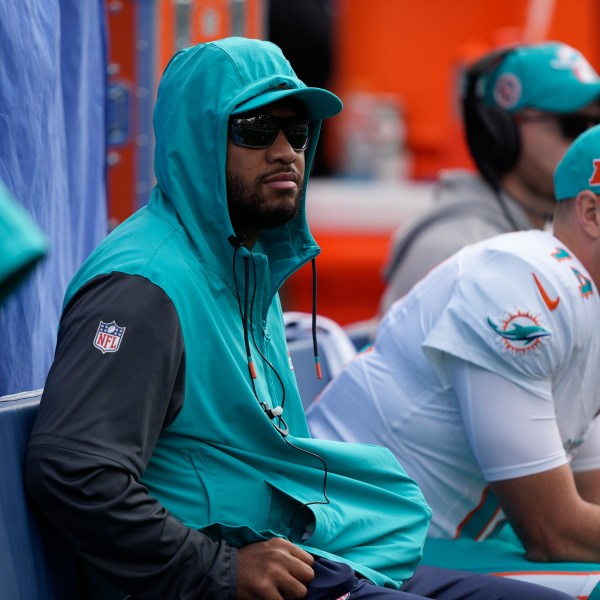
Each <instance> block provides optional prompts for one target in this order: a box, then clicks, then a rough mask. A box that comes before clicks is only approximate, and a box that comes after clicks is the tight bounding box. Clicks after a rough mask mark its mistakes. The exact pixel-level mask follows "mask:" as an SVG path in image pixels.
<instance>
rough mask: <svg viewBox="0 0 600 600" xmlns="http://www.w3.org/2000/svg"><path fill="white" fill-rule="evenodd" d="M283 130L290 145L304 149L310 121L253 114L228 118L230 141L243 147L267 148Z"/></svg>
mask: <svg viewBox="0 0 600 600" xmlns="http://www.w3.org/2000/svg"><path fill="white" fill-rule="evenodd" d="M280 131H283V134H284V135H285V137H286V139H287V141H288V142H289V144H290V146H291V147H292V148H293V149H294V150H295V151H296V152H300V151H301V150H306V148H307V147H308V142H309V140H310V121H309V120H308V119H301V118H298V117H288V118H284V117H274V116H272V115H254V116H251V117H237V118H236V117H232V118H231V119H230V120H229V133H230V135H231V141H232V142H233V143H234V144H236V145H237V146H243V147H244V148H268V147H269V146H270V145H271V144H272V143H273V142H274V141H275V138H277V135H278V134H279V132H280Z"/></svg>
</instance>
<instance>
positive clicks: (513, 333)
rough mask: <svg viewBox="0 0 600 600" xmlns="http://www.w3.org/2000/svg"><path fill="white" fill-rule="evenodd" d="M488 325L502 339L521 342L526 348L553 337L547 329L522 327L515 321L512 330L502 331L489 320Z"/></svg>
mask: <svg viewBox="0 0 600 600" xmlns="http://www.w3.org/2000/svg"><path fill="white" fill-rule="evenodd" d="M487 322H488V325H489V326H490V327H491V328H492V329H493V330H494V331H495V332H496V333H497V334H498V335H499V336H500V337H502V338H504V339H505V340H510V341H511V342H521V343H523V344H524V346H529V345H530V344H532V343H533V342H535V341H536V340H538V339H539V338H542V337H547V336H549V335H552V334H551V333H550V332H549V331H548V330H547V329H544V328H543V327H540V326H539V325H521V324H520V323H516V322H515V321H514V320H513V321H511V323H510V325H511V329H502V328H501V327H500V326H498V325H496V323H494V322H493V321H492V319H490V317H488V318H487Z"/></svg>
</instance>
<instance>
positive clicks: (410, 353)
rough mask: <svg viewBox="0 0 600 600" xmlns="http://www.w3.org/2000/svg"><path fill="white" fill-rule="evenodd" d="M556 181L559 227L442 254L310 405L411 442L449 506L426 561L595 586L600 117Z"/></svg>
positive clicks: (436, 505)
mask: <svg viewBox="0 0 600 600" xmlns="http://www.w3.org/2000/svg"><path fill="white" fill-rule="evenodd" d="M554 181H555V190H556V199H557V203H556V207H555V216H554V219H553V230H554V231H553V233H552V232H550V231H539V230H535V229H534V230H529V231H519V232H512V233H507V234H502V235H498V236H494V237H492V238H489V239H487V240H482V241H480V242H478V243H475V244H471V245H469V246H467V247H465V248H463V249H462V250H460V251H459V252H457V253H456V254H454V255H453V256H452V257H450V258H448V259H447V260H446V261H444V262H443V263H442V264H440V265H439V266H438V267H436V268H435V269H433V270H432V271H431V272H430V273H429V274H428V275H427V276H425V277H424V278H423V279H422V280H421V281H420V282H419V283H418V284H417V285H415V286H414V287H413V289H412V290H411V291H410V292H409V293H408V294H406V295H405V296H404V297H403V298H402V299H400V300H399V301H398V302H396V303H395V304H394V305H393V306H392V307H391V308H390V310H389V311H388V312H387V314H386V316H385V317H384V319H383V320H382V321H381V323H380V324H379V327H378V330H377V335H376V338H375V342H374V344H373V346H372V348H371V349H370V351H367V352H364V353H363V354H361V355H360V356H359V357H358V358H356V359H354V360H353V361H351V362H350V363H349V364H348V365H347V367H346V368H345V370H344V371H342V373H341V374H339V375H338V376H337V377H336V379H334V380H333V381H332V382H331V383H330V384H329V385H328V387H326V388H325V390H324V391H323V393H322V394H321V396H320V397H319V398H318V399H317V401H315V402H314V403H313V404H312V405H311V406H310V407H309V409H308V411H307V420H308V423H309V427H310V429H311V433H312V434H313V435H315V436H318V437H323V438H326V439H332V440H333V439H336V440H345V441H351V442H363V443H369V444H380V445H384V446H386V447H388V448H389V449H390V450H392V452H393V453H394V454H395V455H396V456H397V457H398V460H399V461H400V462H401V464H402V465H403V466H404V468H405V469H406V471H407V473H408V474H409V475H411V476H412V477H414V478H415V480H416V481H417V483H418V484H419V485H420V487H421V489H422V490H423V494H424V495H425V498H426V499H427V501H428V503H429V504H430V506H431V508H432V510H433V518H432V523H431V527H430V530H429V533H428V536H429V539H428V541H427V543H426V546H425V562H426V563H428V564H436V565H438V566H445V567H454V568H465V569H474V570H477V571H485V572H493V573H496V574H506V575H511V576H512V577H517V578H523V579H526V580H534V581H537V582H539V583H544V584H545V585H548V586H551V587H555V588H556V589H561V590H563V591H565V592H568V593H571V594H572V595H573V596H575V597H577V598H580V599H584V598H588V597H589V598H590V599H591V598H596V597H598V593H600V544H599V543H598V540H599V539H600V422H598V419H597V415H598V414H599V413H600V369H599V368H598V367H599V364H600V328H599V327H598V319H599V318H600V297H599V294H598V285H599V284H600V125H599V126H596V127H593V128H592V129H590V130H588V131H586V132H585V133H583V134H582V135H581V136H580V137H579V138H577V140H576V141H575V142H574V143H573V145H572V146H571V147H570V148H569V149H568V150H567V153H566V154H565V156H564V157H563V159H562V160H561V162H560V163H559V164H558V166H557V169H556V173H555V177H554ZM515 534H516V535H515ZM565 561H569V562H565Z"/></svg>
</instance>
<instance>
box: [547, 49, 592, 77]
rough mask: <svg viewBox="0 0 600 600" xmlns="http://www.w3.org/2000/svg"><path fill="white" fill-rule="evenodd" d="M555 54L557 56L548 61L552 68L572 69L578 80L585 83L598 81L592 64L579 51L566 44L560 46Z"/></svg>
mask: <svg viewBox="0 0 600 600" xmlns="http://www.w3.org/2000/svg"><path fill="white" fill-rule="evenodd" d="M557 54H558V56H557V57H556V58H555V59H554V60H551V61H550V66H551V67H552V68H553V69H568V70H570V71H573V74H574V75H575V77H577V79H579V81H583V82H586V83H589V82H590V81H598V76H597V75H596V73H595V71H594V69H593V67H592V65H590V63H589V62H588V61H587V60H586V59H585V57H584V56H583V54H581V53H580V52H577V51H576V50H575V49H573V48H569V47H568V46H560V48H559V49H558V53H557Z"/></svg>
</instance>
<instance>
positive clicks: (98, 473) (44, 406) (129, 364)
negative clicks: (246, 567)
mask: <svg viewBox="0 0 600 600" xmlns="http://www.w3.org/2000/svg"><path fill="white" fill-rule="evenodd" d="M184 383H185V348H184V343H183V336H182V333H181V327H180V324H179V319H178V316H177V313H176V311H175V308H174V306H173V304H172V302H171V300H170V299H169V298H168V296H167V295H166V294H165V293H164V292H163V290H161V289H160V288H158V287H157V286H155V285H153V284H152V283H150V282H149V281H148V280H147V279H145V278H144V277H140V276H133V275H124V274H119V273H113V274H111V275H104V276H99V277H97V278H95V279H93V280H92V281H91V282H89V283H88V284H86V286H84V287H83V288H82V289H81V290H80V291H79V292H78V293H77V295H76V296H75V297H74V298H73V300H72V301H71V302H70V303H69V305H68V306H67V307H66V309H65V312H64V314H63V318H62V320H61V324H60V329H59V334H58V342H57V348H56V354H55V358H54V363H53V365H52V368H51V370H50V373H49V375H48V379H47V381H46V385H45V388H44V394H43V396H42V401H41V403H40V408H39V411H38V415H37V418H36V422H35V425H34V429H33V432H32V436H31V440H30V443H29V449H28V453H27V460H26V474H25V476H26V485H27V488H28V491H29V493H30V495H31V497H32V499H33V500H34V502H35V503H36V505H37V506H38V507H39V508H40V510H41V511H42V512H43V514H44V515H45V517H46V518H47V519H48V520H49V521H50V522H51V523H52V524H53V525H54V526H55V527H56V528H57V529H58V530H59V531H60V532H61V533H62V534H63V535H64V536H65V537H66V538H67V539H68V540H69V541H70V542H71V543H72V544H73V546H74V547H75V549H76V550H77V551H78V553H79V554H80V555H81V556H82V558H83V559H84V560H86V561H87V562H88V563H90V564H91V565H92V566H93V567H94V568H95V569H97V571H98V572H100V573H101V574H102V575H103V576H105V577H106V578H107V579H108V580H109V581H111V582H112V583H113V584H114V585H116V586H117V587H119V588H120V589H123V590H124V591H125V592H127V593H129V594H132V595H133V597H135V598H140V599H141V598H144V599H156V600H158V599H160V600H165V599H171V598H172V599H177V600H179V599H190V600H191V599H194V598H213V597H214V598H235V596H236V586H235V584H236V571H237V569H236V567H237V562H236V559H237V554H236V550H235V549H234V548H231V547H230V546H228V545H227V544H226V543H225V542H222V541H221V542H214V541H212V540H210V539H209V538H208V537H206V536H205V535H203V534H202V533H200V532H198V531H195V530H192V529H190V528H188V527H186V526H185V525H183V524H182V523H181V522H180V521H178V520H177V519H176V518H174V517H173V516H172V515H170V514H169V513H168V512H167V511H166V510H165V508H164V507H162V506H161V505H160V503H159V502H158V501H156V500H155V499H154V498H152V497H151V496H150V495H149V494H148V493H147V491H146V489H145V488H144V487H143V486H142V485H141V484H140V483H139V479H140V477H141V475H142V473H143V471H144V469H145V467H146V465H147V463H148V460H149V458H150V455H151V454H152V451H153V449H154V446H155V444H156V441H157V439H158V436H159V434H160V432H161V430H162V429H163V428H164V427H166V426H168V425H169V424H170V423H171V422H172V421H173V420H174V419H175V418H176V416H177V414H178V412H179V410H180V409H181V407H182V405H183V391H184Z"/></svg>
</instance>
